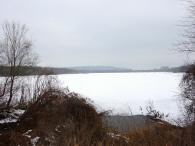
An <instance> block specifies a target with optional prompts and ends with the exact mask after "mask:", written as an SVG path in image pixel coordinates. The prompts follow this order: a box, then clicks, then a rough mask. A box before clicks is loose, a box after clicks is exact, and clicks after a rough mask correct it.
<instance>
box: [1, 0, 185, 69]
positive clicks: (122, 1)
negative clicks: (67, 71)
mask: <svg viewBox="0 0 195 146" xmlns="http://www.w3.org/2000/svg"><path fill="white" fill-rule="evenodd" d="M185 13H186V12H185V6H184V5H183V2H182V0H0V23H1V24H2V23H3V22H4V21H6V20H8V21H16V22H20V23H24V24H27V26H28V27H29V29H30V32H29V34H30V37H31V38H32V40H33V43H34V48H35V50H36V52H37V53H38V54H39V56H40V65H42V66H57V67H67V66H89V65H104V66H116V67H128V68H154V67H159V66H177V65H181V64H183V62H184V61H185V59H184V58H185V56H184V55H183V54H179V53H177V52H176V51H175V50H174V48H175V44H176V43H177V42H178V41H179V40H180V35H181V27H179V26H178V25H180V24H181V22H180V21H181V20H182V18H183V17H184V16H185Z"/></svg>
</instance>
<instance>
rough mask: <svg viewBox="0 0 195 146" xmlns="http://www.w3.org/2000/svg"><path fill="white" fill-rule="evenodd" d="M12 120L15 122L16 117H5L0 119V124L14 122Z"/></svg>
mask: <svg viewBox="0 0 195 146" xmlns="http://www.w3.org/2000/svg"><path fill="white" fill-rule="evenodd" d="M14 122H17V119H12V118H6V119H2V120H0V124H4V123H14Z"/></svg>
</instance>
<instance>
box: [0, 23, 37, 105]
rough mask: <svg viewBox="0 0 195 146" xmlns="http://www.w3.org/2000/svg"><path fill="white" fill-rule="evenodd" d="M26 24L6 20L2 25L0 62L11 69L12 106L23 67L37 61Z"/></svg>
mask: <svg viewBox="0 0 195 146" xmlns="http://www.w3.org/2000/svg"><path fill="white" fill-rule="evenodd" d="M27 32H28V29H27V27H26V25H21V24H18V23H15V22H11V23H10V22H6V23H4V24H3V25H2V39H1V40H0V64H1V65H2V66H6V67H8V69H9V74H8V77H9V78H8V80H9V98H8V101H7V107H9V106H10V104H11V101H12V99H13V96H14V92H15V90H17V89H18V88H17V87H16V80H17V79H18V78H20V77H19V75H21V74H22V72H23V70H22V67H24V66H33V65H36V63H37V56H36V55H35V54H34V53H33V50H32V42H31V40H30V39H28V37H27Z"/></svg>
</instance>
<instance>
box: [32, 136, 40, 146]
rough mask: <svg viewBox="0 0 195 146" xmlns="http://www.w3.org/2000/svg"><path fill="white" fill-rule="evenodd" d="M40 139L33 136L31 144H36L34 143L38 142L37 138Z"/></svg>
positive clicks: (34, 145)
mask: <svg viewBox="0 0 195 146" xmlns="http://www.w3.org/2000/svg"><path fill="white" fill-rule="evenodd" d="M39 139H40V137H38V136H37V137H35V138H33V139H31V144H32V145H33V146H36V143H37V142H38V140H39Z"/></svg>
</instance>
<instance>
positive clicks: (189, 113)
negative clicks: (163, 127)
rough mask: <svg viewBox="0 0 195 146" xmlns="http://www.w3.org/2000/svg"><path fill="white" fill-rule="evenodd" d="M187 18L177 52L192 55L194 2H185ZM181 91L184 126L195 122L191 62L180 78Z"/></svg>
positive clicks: (194, 48) (194, 70)
mask: <svg viewBox="0 0 195 146" xmlns="http://www.w3.org/2000/svg"><path fill="white" fill-rule="evenodd" d="M186 1H187V5H188V7H187V9H188V17H187V18H186V19H185V21H184V24H183V25H182V26H183V27H184V35H183V36H184V40H183V42H182V43H181V45H180V46H179V51H181V52H184V53H187V54H193V53H195V1H194V0H186ZM180 87H181V90H182V94H181V95H182V104H183V107H184V109H185V115H184V116H185V120H186V121H185V122H186V124H189V123H192V122H194V121H195V64H194V62H192V64H191V65H189V67H188V70H187V71H186V73H185V74H184V76H183V78H182V82H181V84H180Z"/></svg>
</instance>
